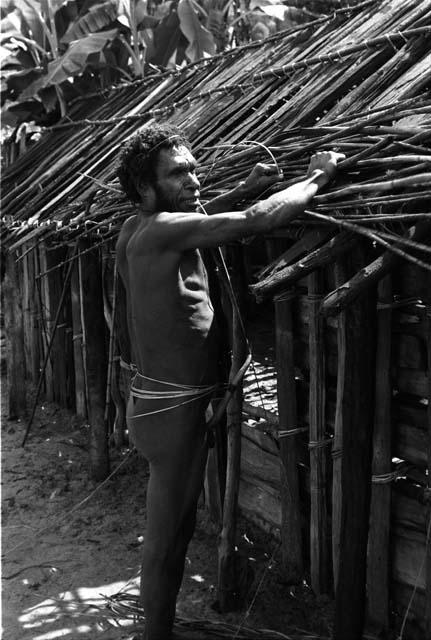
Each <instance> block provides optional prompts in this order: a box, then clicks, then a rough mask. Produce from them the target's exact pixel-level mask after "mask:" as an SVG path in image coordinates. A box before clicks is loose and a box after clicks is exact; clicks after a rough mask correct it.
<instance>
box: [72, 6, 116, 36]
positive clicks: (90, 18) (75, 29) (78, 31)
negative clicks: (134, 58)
mask: <svg viewBox="0 0 431 640" xmlns="http://www.w3.org/2000/svg"><path fill="white" fill-rule="evenodd" d="M117 17H118V2H117V0H110V2H102V3H100V4H96V5H94V6H93V7H91V8H90V10H89V11H88V12H87V13H86V14H85V15H83V16H81V17H80V18H78V20H76V21H75V22H72V24H71V25H70V27H69V28H68V30H67V31H66V33H65V34H64V36H63V37H62V38H61V42H62V43H63V44H67V43H69V42H72V41H73V40H79V39H82V38H84V37H85V36H87V35H89V34H91V33H95V32H97V31H101V30H102V29H103V28H104V27H107V26H108V25H111V24H112V23H113V22H114V21H115V20H116V19H117Z"/></svg>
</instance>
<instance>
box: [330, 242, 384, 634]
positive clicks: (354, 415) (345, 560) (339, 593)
mask: <svg viewBox="0 0 431 640" xmlns="http://www.w3.org/2000/svg"><path fill="white" fill-rule="evenodd" d="M359 251H360V247H358V255H359ZM361 257H362V256H361ZM361 262H362V264H363V261H362V260H361ZM375 313H376V306H375V295H374V291H373V290H371V291H368V292H367V293H366V294H365V295H363V296H362V297H361V298H360V299H358V300H357V301H356V302H355V303H354V304H352V305H351V306H350V307H349V308H348V309H346V327H345V336H346V343H345V345H344V349H345V353H344V354H342V357H344V359H345V371H344V385H343V389H342V397H341V399H340V402H341V412H342V420H343V427H342V428H343V455H342V469H341V471H342V478H341V479H342V491H343V495H342V513H341V531H340V561H339V569H338V582H337V590H336V598H335V620H334V640H346V639H348V640H361V638H362V633H363V628H364V611H365V594H366V560H367V543H368V524H369V516H370V494H371V481H370V480H371V443H372V432H373V422H374V395H375V326H374V325H375Z"/></svg>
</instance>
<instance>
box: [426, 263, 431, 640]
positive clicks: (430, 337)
mask: <svg viewBox="0 0 431 640" xmlns="http://www.w3.org/2000/svg"><path fill="white" fill-rule="evenodd" d="M426 278H427V283H428V287H427V291H428V297H427V300H426V314H427V333H426V339H427V355H428V477H427V495H428V512H427V518H426V533H427V541H426V554H427V555H426V561H425V562H426V569H425V571H426V573H425V602H426V604H425V636H426V637H428V638H429V637H431V538H430V528H431V275H430V274H429V273H428V274H427V275H426Z"/></svg>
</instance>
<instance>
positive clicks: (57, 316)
mask: <svg viewBox="0 0 431 640" xmlns="http://www.w3.org/2000/svg"><path fill="white" fill-rule="evenodd" d="M72 266H73V261H70V262H69V267H68V269H67V273H66V277H65V279H64V282H63V289H62V292H61V295H60V298H59V301H58V306H57V311H56V314H55V318H54V320H53V323H52V330H51V334H50V336H49V339H48V343H47V346H46V351H45V356H44V361H43V364H42V367H41V370H40V376H39V381H38V384H37V388H36V393H35V396H34V400H33V408H32V411H31V415H30V418H29V421H28V423H27V427H26V431H25V434H24V438H23V441H22V446H23V447H24V445H25V443H26V441H27V438H28V435H29V433H30V429H31V426H32V424H33V419H34V416H35V414H36V408H37V403H38V401H39V396H40V392H41V390H42V385H43V380H44V378H45V372H46V368H47V365H48V362H49V358H50V355H51V350H52V346H53V344H54V340H55V334H56V331H57V327H58V323H59V320H60V315H61V312H62V310H63V305H64V300H65V297H66V293H67V292H68V284H69V278H70V273H71V270H72Z"/></svg>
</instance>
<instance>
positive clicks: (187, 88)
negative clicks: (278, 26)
mask: <svg viewBox="0 0 431 640" xmlns="http://www.w3.org/2000/svg"><path fill="white" fill-rule="evenodd" d="M430 24H431V0H414V1H410V2H407V3H406V2H405V1H404V0H367V1H365V2H360V3H358V4H356V6H353V7H352V8H346V9H341V10H338V11H336V12H334V13H333V15H331V16H330V17H326V18H319V19H316V20H313V21H312V22H310V23H308V24H306V25H301V26H300V27H297V28H295V29H290V30H287V31H285V32H283V33H279V34H277V35H275V36H272V37H271V38H268V39H267V40H265V41H262V42H254V43H251V44H250V45H247V46H245V47H242V48H237V49H233V50H231V51H229V52H227V53H225V54H221V55H218V56H216V57H215V58H212V59H206V60H201V61H199V62H197V63H194V64H191V65H189V66H188V67H186V68H183V69H181V70H176V71H167V72H164V73H160V74H158V75H152V76H148V77H147V78H145V79H144V80H139V81H136V82H134V83H132V84H127V85H121V86H118V87H114V88H112V89H109V90H107V91H106V92H105V93H104V94H100V93H99V94H93V95H89V96H88V97H87V98H86V99H80V100H78V101H76V102H75V103H74V104H72V105H70V110H69V114H68V116H67V118H65V119H63V121H62V122H61V123H60V124H59V125H58V126H56V127H52V129H51V130H47V131H46V132H45V133H44V135H43V136H42V138H41V139H40V141H38V142H37V143H35V144H34V145H33V146H31V147H30V148H29V150H28V151H27V152H26V153H24V154H23V155H22V156H21V157H19V158H18V159H17V160H16V161H15V162H14V163H13V164H12V165H11V166H10V167H8V168H7V169H6V170H5V171H4V176H3V213H2V215H3V216H4V218H3V220H4V221H5V223H6V224H4V225H3V240H4V241H5V242H6V245H8V246H9V247H10V248H12V249H14V248H18V247H19V246H21V245H22V244H23V243H24V242H37V241H39V240H40V239H42V238H48V237H49V238H50V241H51V242H58V243H64V242H65V241H69V240H70V239H72V238H74V237H76V236H77V235H82V234H84V235H91V236H92V237H93V236H94V234H95V233H97V239H98V241H100V242H105V241H106V240H108V239H110V238H112V237H114V236H115V235H116V233H117V231H118V228H119V225H120V224H121V222H122V221H123V220H124V218H125V217H127V216H128V215H130V213H131V212H132V208H131V206H130V205H129V204H128V203H127V202H126V201H125V199H124V197H123V196H122V194H121V193H120V191H119V188H118V185H117V184H116V182H115V162H116V157H117V153H118V149H119V147H120V145H121V143H122V142H123V140H125V139H126V138H127V137H128V136H130V135H131V134H133V132H134V131H136V130H137V129H138V128H140V127H141V126H142V125H144V124H145V123H148V122H151V121H153V120H163V121H169V122H171V123H173V124H176V125H179V126H181V127H183V128H184V129H185V130H186V131H187V133H188V134H189V136H190V139H191V141H192V144H193V148H194V151H195V155H196V156H197V157H198V159H199V161H200V172H201V176H200V177H201V182H202V183H203V195H204V196H210V195H212V194H215V193H218V192H220V191H222V190H223V189H225V188H227V187H229V186H231V185H232V186H233V185H234V184H235V183H236V182H237V181H238V180H240V179H242V178H244V177H245V176H246V175H247V173H248V172H249V170H250V169H251V167H252V166H253V165H254V163H255V162H257V161H259V160H263V161H265V162H267V161H269V160H270V157H269V153H268V150H266V149H265V148H263V147H262V146H261V145H262V144H264V145H266V146H267V147H269V149H270V150H271V152H272V154H273V155H274V157H275V158H276V160H277V162H278V163H279V165H280V167H281V168H282V169H283V170H284V175H285V177H286V184H288V183H289V182H291V181H294V180H296V179H297V178H298V176H301V175H303V174H304V172H305V170H306V166H307V159H308V157H309V155H310V153H312V152H313V151H315V150H318V149H328V148H332V149H337V150H340V151H342V152H344V153H346V154H347V156H348V160H347V162H346V164H345V166H344V170H343V171H342V172H340V175H339V178H338V179H337V184H336V185H333V187H332V188H331V189H330V190H329V191H328V192H326V193H325V194H324V195H321V196H319V197H318V198H316V199H315V200H316V205H315V206H314V209H313V211H314V213H319V214H320V215H327V214H328V213H333V212H334V208H336V209H337V212H338V216H342V217H343V220H344V223H346V219H345V216H346V215H352V213H355V214H358V213H360V214H361V218H360V222H361V225H363V226H364V227H366V228H369V227H370V226H371V227H372V228H373V229H374V230H376V229H377V228H379V226H378V223H379V219H378V218H377V217H375V218H374V219H373V220H372V221H371V220H370V218H371V217H372V216H376V215H377V214H379V215H380V216H381V215H382V214H386V215H389V216H394V215H397V214H403V215H404V217H405V218H399V220H400V222H399V223H397V225H398V226H395V227H391V229H390V230H389V231H388V236H390V237H387V242H390V243H392V242H393V238H394V234H395V235H396V237H398V236H399V235H400V234H402V233H403V232H404V231H405V230H406V220H416V219H417V218H415V217H414V216H412V214H420V215H421V216H425V217H427V216H430V215H431V214H430V213H429V212H430V208H429V204H428V202H429V196H430V195H431V169H430V160H431V147H430V139H431V94H430V83H431V47H430V43H431V26H430ZM401 205H402V206H401ZM358 207H359V209H360V211H359V212H358V211H357V209H358ZM406 214H409V215H410V216H411V217H410V218H406ZM401 220H403V222H402V223H401ZM316 221H317V222H318V223H319V224H321V220H319V219H318V218H317V217H315V218H312V216H311V214H310V215H309V216H307V217H306V218H305V219H304V221H303V224H313V223H314V224H315V223H316ZM347 222H349V219H347ZM350 222H351V223H352V224H353V223H355V220H354V219H352V218H350ZM386 222H388V220H387V219H386V220H385V223H386ZM42 223H45V224H42ZM60 224H61V227H60ZM330 224H331V225H333V227H334V230H337V228H338V226H339V221H338V222H337V221H335V222H334V221H331V222H330ZM380 230H381V229H380ZM391 234H392V235H391Z"/></svg>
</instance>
